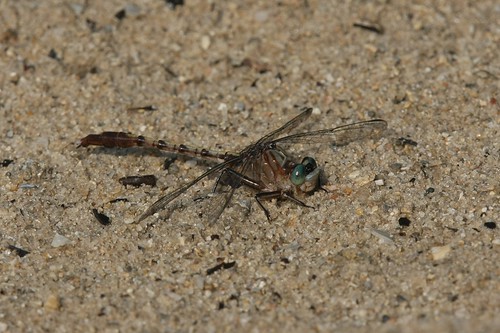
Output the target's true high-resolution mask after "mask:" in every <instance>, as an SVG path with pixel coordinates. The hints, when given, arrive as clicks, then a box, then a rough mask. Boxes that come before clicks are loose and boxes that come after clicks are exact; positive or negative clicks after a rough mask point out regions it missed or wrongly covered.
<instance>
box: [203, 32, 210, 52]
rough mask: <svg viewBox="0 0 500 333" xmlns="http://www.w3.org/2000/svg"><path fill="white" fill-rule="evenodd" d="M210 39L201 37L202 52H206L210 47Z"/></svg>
mask: <svg viewBox="0 0 500 333" xmlns="http://www.w3.org/2000/svg"><path fill="white" fill-rule="evenodd" d="M210 43H211V41H210V37H209V36H207V35H205V36H203V37H201V48H202V49H204V50H208V48H209V47H210Z"/></svg>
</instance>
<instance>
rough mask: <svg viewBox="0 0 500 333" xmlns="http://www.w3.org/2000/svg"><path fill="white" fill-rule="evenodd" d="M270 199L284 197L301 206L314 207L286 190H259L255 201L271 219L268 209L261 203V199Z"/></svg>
mask: <svg viewBox="0 0 500 333" xmlns="http://www.w3.org/2000/svg"><path fill="white" fill-rule="evenodd" d="M272 199H286V200H290V201H292V202H294V203H296V204H297V205H299V206H302V207H307V208H314V207H313V206H309V205H308V204H306V203H305V202H303V201H301V200H299V199H297V198H296V197H294V196H293V195H291V194H290V193H288V192H284V191H272V192H259V193H257V194H256V195H255V200H257V203H258V204H259V206H260V208H262V210H263V211H264V214H266V217H267V219H268V220H270V219H271V214H270V213H269V210H268V209H267V208H266V207H264V204H263V203H262V201H261V200H272Z"/></svg>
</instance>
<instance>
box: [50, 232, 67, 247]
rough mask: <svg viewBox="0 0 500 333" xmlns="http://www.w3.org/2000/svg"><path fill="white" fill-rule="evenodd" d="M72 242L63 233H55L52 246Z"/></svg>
mask: <svg viewBox="0 0 500 333" xmlns="http://www.w3.org/2000/svg"><path fill="white" fill-rule="evenodd" d="M69 243H71V240H70V239H69V238H67V237H64V236H63V235H59V234H55V236H54V239H53V240H52V243H51V244H50V245H51V246H52V247H61V246H64V245H66V244H69Z"/></svg>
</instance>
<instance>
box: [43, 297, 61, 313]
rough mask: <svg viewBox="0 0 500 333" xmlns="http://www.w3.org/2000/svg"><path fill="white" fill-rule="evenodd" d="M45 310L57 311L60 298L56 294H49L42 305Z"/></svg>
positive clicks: (59, 306) (59, 305)
mask: <svg viewBox="0 0 500 333" xmlns="http://www.w3.org/2000/svg"><path fill="white" fill-rule="evenodd" d="M43 307H44V308H45V310H50V311H57V310H59V309H60V308H61V299H60V298H59V297H58V296H57V295H53V294H52V295H50V296H49V297H47V299H46V300H45V303H44V305H43Z"/></svg>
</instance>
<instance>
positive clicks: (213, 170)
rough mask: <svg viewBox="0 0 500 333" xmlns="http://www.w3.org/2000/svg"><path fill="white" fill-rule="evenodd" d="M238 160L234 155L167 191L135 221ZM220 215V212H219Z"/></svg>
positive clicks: (150, 213) (149, 214) (153, 212)
mask: <svg viewBox="0 0 500 333" xmlns="http://www.w3.org/2000/svg"><path fill="white" fill-rule="evenodd" d="M238 160H239V157H235V158H233V159H230V160H228V161H225V162H222V163H219V164H217V165H216V166H214V167H213V168H211V169H210V170H208V171H206V172H204V173H203V174H201V175H200V176H198V177H197V178H196V179H194V180H192V181H190V182H189V183H186V184H184V185H183V186H181V187H179V188H177V189H176V190H174V191H172V192H170V193H168V194H167V195H165V196H163V197H161V198H160V199H158V200H157V201H156V202H155V203H153V204H152V205H151V206H150V207H149V208H148V209H147V210H146V211H145V212H144V213H142V215H141V216H140V217H139V219H138V220H137V222H140V221H142V220H144V219H145V218H147V217H149V216H151V215H153V214H155V213H157V212H159V211H160V210H162V209H164V208H165V207H166V206H167V205H168V204H169V203H170V202H172V201H173V200H174V199H176V198H177V197H178V196H179V195H181V194H182V193H184V192H186V191H187V190H188V189H189V188H190V187H192V186H193V185H195V184H196V183H198V182H199V181H201V180H202V179H204V178H206V177H208V176H210V175H212V174H214V173H216V172H219V171H221V170H223V169H224V168H227V167H228V166H229V165H231V164H233V163H236V162H237V161H238ZM226 205H227V204H226ZM219 215H220V214H219Z"/></svg>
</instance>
